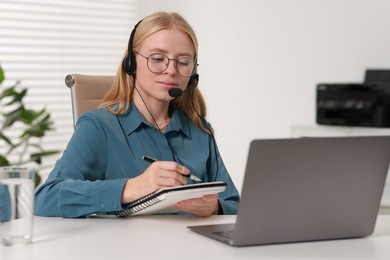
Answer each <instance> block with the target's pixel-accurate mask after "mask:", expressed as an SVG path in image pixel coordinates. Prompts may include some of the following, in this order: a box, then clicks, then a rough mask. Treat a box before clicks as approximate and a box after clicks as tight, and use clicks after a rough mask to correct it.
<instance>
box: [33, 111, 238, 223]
mask: <svg viewBox="0 0 390 260" xmlns="http://www.w3.org/2000/svg"><path fill="white" fill-rule="evenodd" d="M214 142H215V139H214V138H212V137H211V136H210V135H208V134H206V133H205V132H204V131H202V130H200V129H199V128H197V126H196V125H195V124H194V123H193V121H192V120H190V119H189V118H188V117H187V116H186V115H185V114H184V113H183V112H181V111H179V110H178V109H175V108H173V114H172V120H171V123H170V124H169V126H168V128H167V130H166V132H165V134H162V133H161V132H159V131H158V130H157V129H156V128H155V127H153V126H152V125H150V124H149V123H148V122H147V121H146V120H145V119H144V117H143V116H142V115H141V114H140V112H139V111H138V109H137V108H136V107H135V106H134V105H133V104H131V107H130V109H129V110H128V112H127V113H125V114H122V115H113V114H112V113H110V112H109V111H107V109H104V108H102V109H96V110H93V111H90V112H87V113H85V114H83V115H82V116H81V117H80V119H79V120H78V122H77V125H76V129H75V132H74V134H73V136H72V138H71V139H70V141H69V143H68V146H67V148H66V150H65V151H64V153H63V155H62V157H61V159H59V160H58V161H57V162H56V164H55V167H54V169H53V170H52V172H51V173H50V174H49V177H48V178H47V180H46V181H45V183H44V184H42V185H41V186H40V187H39V189H38V190H37V191H36V194H35V214H36V215H39V216H62V217H70V218H72V217H81V216H87V215H90V214H94V213H109V212H115V211H120V210H123V209H124V208H123V205H121V196H122V191H123V188H124V185H125V183H126V181H127V179H129V178H133V177H136V176H138V175H140V174H141V173H142V172H144V171H145V169H146V168H147V167H148V166H149V165H150V163H148V162H146V161H143V160H142V156H144V155H148V156H151V157H153V158H156V159H157V160H159V161H176V162H178V163H180V164H182V165H184V166H186V167H187V168H189V169H190V172H191V174H193V175H196V176H197V177H199V178H200V179H202V181H203V182H209V181H224V182H226V183H227V187H226V190H225V191H224V192H222V193H220V194H219V203H220V206H221V209H222V212H223V213H224V214H236V213H237V208H238V203H239V194H238V191H237V189H236V187H235V185H234V184H233V182H232V180H231V178H230V176H229V174H228V172H227V170H226V168H225V165H224V163H223V161H222V159H221V156H220V154H219V151H218V147H217V145H216V144H215V143H214ZM217 160H218V163H217ZM217 167H218V169H217ZM189 183H190V181H189ZM181 213H182V214H184V213H183V212H181ZM181 213H180V212H179V214H181Z"/></svg>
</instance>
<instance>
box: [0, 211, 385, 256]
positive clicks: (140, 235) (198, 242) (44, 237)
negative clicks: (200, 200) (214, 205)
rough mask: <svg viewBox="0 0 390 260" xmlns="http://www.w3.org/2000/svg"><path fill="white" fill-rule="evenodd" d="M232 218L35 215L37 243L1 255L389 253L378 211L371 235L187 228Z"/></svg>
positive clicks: (0, 250)
mask: <svg viewBox="0 0 390 260" xmlns="http://www.w3.org/2000/svg"><path fill="white" fill-rule="evenodd" d="M234 220H235V216H213V217H210V218H203V219H200V218H194V217H183V216H141V217H132V218H126V219H116V218H86V219H63V218H42V217H35V227H34V233H35V234H34V235H35V237H34V242H33V244H31V245H28V246H23V247H4V246H0V259H1V260H11V259H12V260H19V259H23V260H28V259H39V260H57V259H64V260H65V259H66V260H70V259H83V260H85V259H86V260H89V259H94V260H103V259H104V260H119V259H130V260H132V259H136V260H139V259H180V260H182V259H186V260H187V259H197V260H199V259H202V260H203V259H213V260H214V259H322V260H324V259H343V260H345V259H355V258H358V259H365V260H367V259H390V250H389V249H388V248H389V245H390V216H388V215H380V216H379V217H378V222H377V226H376V230H375V233H374V234H373V235H372V236H370V237H368V238H360V239H348V240H338V241H323V242H310V243H294V244H283V245H268V246H251V247H241V248H237V247H230V246H228V245H225V244H223V243H220V242H218V241H214V240H212V239H209V238H206V237H203V236H201V235H198V234H196V233H194V232H192V231H190V230H188V229H187V228H186V226H188V225H198V224H208V223H229V222H233V221H234ZM319 224H320V223H319Z"/></svg>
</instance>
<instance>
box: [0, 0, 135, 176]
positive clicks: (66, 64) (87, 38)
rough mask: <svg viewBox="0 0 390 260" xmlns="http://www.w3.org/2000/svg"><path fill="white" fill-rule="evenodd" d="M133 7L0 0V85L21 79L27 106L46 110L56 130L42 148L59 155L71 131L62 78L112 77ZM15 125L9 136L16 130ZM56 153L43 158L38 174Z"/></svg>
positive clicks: (77, 0)
mask: <svg viewBox="0 0 390 260" xmlns="http://www.w3.org/2000/svg"><path fill="white" fill-rule="evenodd" d="M137 11H138V6H137V3H136V0H133V1H131V0H29V1H27V0H26V1H21V0H14V1H1V2H0V64H1V66H2V68H3V69H4V72H5V77H6V81H5V82H3V84H2V86H10V85H12V84H14V83H15V82H16V81H17V80H20V81H21V84H20V85H21V87H27V88H28V95H27V97H26V98H25V101H26V102H25V103H26V107H29V108H32V109H37V110H38V109H41V108H47V110H48V111H49V112H50V114H51V117H52V119H53V121H54V128H55V130H54V131H50V132H49V133H48V134H47V136H45V137H44V138H43V142H42V145H43V147H44V148H45V149H47V150H52V149H56V150H60V151H61V153H62V151H63V150H64V149H65V147H66V144H67V143H68V141H69V139H70V137H71V135H72V133H73V126H72V112H71V99H70V92H69V89H68V88H67V87H66V85H65V83H64V79H65V76H66V75H68V74H72V73H79V74H91V75H114V74H115V73H116V70H117V68H118V66H119V64H120V62H121V59H122V55H123V52H124V50H125V48H126V46H127V42H128V38H129V34H130V32H131V30H132V28H133V26H134V24H135V23H136V22H137ZM15 128H17V126H16V127H14V128H13V130H12V132H9V135H11V136H16V135H17V134H18V131H17V129H16V130H15ZM0 145H1V146H3V145H4V143H2V140H0ZM2 149H3V150H4V149H5V147H4V146H3V147H0V151H1V150H2ZM61 153H59V154H57V155H54V156H51V157H47V158H45V159H44V160H43V163H42V167H41V169H40V174H41V176H42V177H43V178H46V177H47V175H48V173H49V172H50V170H51V169H52V168H53V166H54V163H55V161H56V160H57V159H59V157H60V156H61Z"/></svg>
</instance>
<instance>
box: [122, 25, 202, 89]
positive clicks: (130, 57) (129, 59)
mask: <svg viewBox="0 0 390 260" xmlns="http://www.w3.org/2000/svg"><path fill="white" fill-rule="evenodd" d="M142 21H143V20H141V21H139V22H138V23H137V24H136V25H135V26H134V29H133V30H132V31H131V34H130V38H129V44H128V47H127V55H126V56H125V58H124V59H123V67H124V69H125V71H126V73H127V74H128V75H130V76H134V74H135V69H136V68H137V63H136V61H135V55H134V53H133V40H134V34H135V31H136V30H137V27H138V25H139V24H140V23H141V22H142ZM195 70H196V68H195ZM198 82H199V74H198V73H197V72H195V74H194V75H192V76H191V77H190V80H189V81H188V85H187V86H190V85H191V84H193V86H194V87H196V86H197V85H198Z"/></svg>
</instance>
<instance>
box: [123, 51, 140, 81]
mask: <svg viewBox="0 0 390 260" xmlns="http://www.w3.org/2000/svg"><path fill="white" fill-rule="evenodd" d="M136 65H137V64H136V62H135V57H134V55H133V53H132V52H131V53H130V58H129V55H126V57H125V58H124V59H123V67H124V69H125V71H126V73H127V74H128V75H130V76H131V75H134V73H135V69H136Z"/></svg>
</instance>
